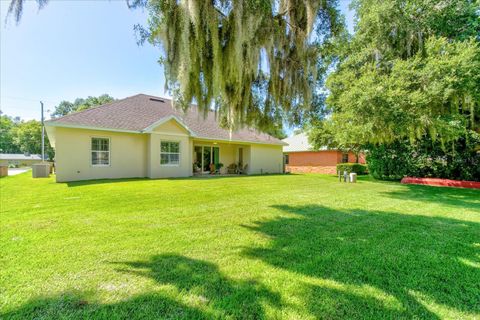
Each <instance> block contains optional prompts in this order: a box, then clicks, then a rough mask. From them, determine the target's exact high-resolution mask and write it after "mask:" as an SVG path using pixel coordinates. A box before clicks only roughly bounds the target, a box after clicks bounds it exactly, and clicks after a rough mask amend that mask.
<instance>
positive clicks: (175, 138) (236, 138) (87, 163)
mask: <svg viewBox="0 0 480 320" xmlns="http://www.w3.org/2000/svg"><path fill="white" fill-rule="evenodd" d="M45 127H46V131H47V134H48V138H49V140H50V143H51V145H52V147H53V148H55V167H56V178H57V182H63V181H75V180H88V179H104V178H107V179H115V178H134V177H148V178H168V177H188V176H192V175H194V174H209V173H210V171H211V168H212V166H211V165H212V164H215V165H216V167H217V168H218V163H222V164H223V167H222V168H221V169H220V172H219V173H220V174H222V173H226V172H227V167H228V166H229V165H231V164H236V165H237V166H238V167H239V168H243V169H244V170H245V173H247V174H262V173H280V172H282V171H283V159H282V147H283V145H285V143H284V142H282V141H281V140H278V139H276V138H274V137H272V136H270V135H267V134H264V133H261V132H258V131H255V130H252V129H248V128H245V129H241V130H238V131H236V132H232V133H231V132H229V130H225V129H223V128H221V127H220V125H219V123H218V121H217V119H216V117H215V115H214V114H213V113H210V114H208V115H206V117H205V116H204V114H203V113H200V112H198V110H197V109H196V107H195V106H192V107H191V108H190V110H189V111H188V112H187V113H183V112H181V111H178V110H176V109H174V108H173V107H172V103H171V101H170V100H168V99H164V98H159V97H154V96H149V95H144V94H139V95H136V96H132V97H128V98H125V99H122V100H117V101H114V102H111V103H108V104H105V105H102V106H98V107H95V108H92V109H88V110H84V111H80V112H77V113H73V114H70V115H67V116H64V117H61V118H57V119H53V120H49V121H46V122H45Z"/></svg>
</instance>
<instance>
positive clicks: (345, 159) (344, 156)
mask: <svg viewBox="0 0 480 320" xmlns="http://www.w3.org/2000/svg"><path fill="white" fill-rule="evenodd" d="M342 162H343V163H347V162H348V153H344V154H342Z"/></svg>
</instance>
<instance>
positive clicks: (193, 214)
mask: <svg viewBox="0 0 480 320" xmlns="http://www.w3.org/2000/svg"><path fill="white" fill-rule="evenodd" d="M0 184H1V203H0V204H1V225H0V227H1V230H0V257H1V260H0V318H18V319H25V318H37V319H48V318H82V319H90V318H103V319H144V318H148V317H150V318H170V319H176V318H188V319H192V318H197V319H203V318H229V319H235V318H241V319H246V318H248V319H258V318H270V319H279V318H283V319H314V318H325V319H345V318H356V319H362V318H363V319H365V318H372V319H373V318H390V319H393V318H395V319H396V318H427V319H428V318H429V319H437V318H455V319H460V318H462V319H463V318H465V319H466V318H480V190H467V189H463V190H462V189H451V188H436V187H426V186H405V185H400V184H398V183H383V182H375V181H373V180H370V179H368V178H363V177H362V178H360V181H359V183H357V184H343V183H338V182H337V181H336V178H334V177H330V176H321V175H277V176H252V177H231V178H212V179H171V180H118V181H115V180H113V181H89V182H78V183H58V184H57V183H55V182H54V179H53V178H52V179H35V180H33V179H32V178H31V177H30V174H29V173H27V174H21V175H18V176H14V177H7V178H2V179H1V180H0Z"/></svg>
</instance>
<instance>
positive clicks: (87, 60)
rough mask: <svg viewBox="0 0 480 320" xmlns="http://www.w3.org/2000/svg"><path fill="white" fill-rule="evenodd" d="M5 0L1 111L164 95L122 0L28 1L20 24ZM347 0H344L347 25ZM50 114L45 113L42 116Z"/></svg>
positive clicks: (26, 115)
mask: <svg viewBox="0 0 480 320" xmlns="http://www.w3.org/2000/svg"><path fill="white" fill-rule="evenodd" d="M9 2H10V1H9V0H8V1H6V0H0V16H1V25H0V28H1V30H0V109H1V111H2V112H3V113H4V114H7V115H10V116H20V117H21V118H22V119H40V104H39V101H40V100H42V101H43V102H44V103H45V109H46V110H47V109H49V110H53V109H54V106H55V105H57V104H58V103H59V102H60V101H61V100H69V101H72V100H74V99H75V98H77V97H87V96H89V95H91V96H98V95H100V94H103V93H108V94H110V95H111V96H113V97H115V98H124V97H127V96H131V95H135V94H137V93H146V94H152V95H158V96H168V94H167V93H166V92H165V91H164V77H163V69H162V68H161V66H160V65H159V64H158V62H157V61H158V59H159V57H160V55H161V52H160V50H159V49H158V48H153V47H152V46H150V45H149V44H145V45H144V46H140V47H139V46H137V44H136V38H135V34H134V32H133V26H134V25H135V24H137V23H140V24H144V23H145V21H146V13H145V12H143V11H142V10H129V9H128V8H127V5H126V3H125V1H124V0H111V1H98V0H93V1H88V0H83V1H55V0H50V1H49V3H48V5H47V6H46V7H45V8H44V9H42V10H40V11H38V8H37V6H36V4H35V3H34V2H33V1H27V4H26V6H25V9H24V13H23V17H22V20H21V21H20V24H18V25H16V24H15V21H13V19H9V21H8V23H7V24H5V16H6V13H7V8H8V4H9ZM349 2H350V1H349V0H341V1H340V4H341V8H342V11H343V12H344V14H346V18H347V19H346V20H347V24H348V26H349V28H350V30H351V28H352V19H353V13H352V12H351V11H349V10H348V9H347V8H348V4H349ZM47 118H48V117H47Z"/></svg>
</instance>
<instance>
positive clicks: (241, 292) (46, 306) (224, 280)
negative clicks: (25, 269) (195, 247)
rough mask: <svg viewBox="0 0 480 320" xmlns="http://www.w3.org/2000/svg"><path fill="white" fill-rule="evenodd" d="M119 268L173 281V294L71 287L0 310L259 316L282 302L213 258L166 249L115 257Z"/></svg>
mask: <svg viewBox="0 0 480 320" xmlns="http://www.w3.org/2000/svg"><path fill="white" fill-rule="evenodd" d="M114 264H116V265H118V266H119V268H118V269H117V271H119V272H124V273H128V274H131V275H133V276H142V277H147V278H150V279H153V280H154V281H155V282H156V283H158V284H160V285H170V286H173V287H174V288H175V290H176V292H177V293H176V294H175V297H178V298H176V299H173V298H172V294H171V291H170V294H169V293H168V292H166V291H163V290H158V291H154V292H149V293H148V294H142V295H138V296H135V297H133V298H131V299H128V300H125V301H121V302H118V303H112V304H102V303H98V302H95V300H94V299H93V298H92V297H91V296H88V295H87V294H85V293H78V292H67V293H64V294H61V295H58V296H53V297H39V298H36V299H33V300H31V301H29V302H27V303H25V304H24V305H22V306H21V307H20V308H18V309H15V310H13V311H10V312H7V313H4V314H0V318H2V319H3V318H7V319H38V318H41V319H57V318H69V319H212V318H227V319H261V318H265V313H264V304H269V305H274V306H279V305H280V297H279V295H278V294H276V293H273V292H271V291H269V290H267V289H266V288H265V287H264V286H263V285H261V284H260V283H258V282H256V281H254V280H252V281H242V280H232V279H229V278H228V277H226V276H225V275H223V274H221V273H220V271H219V270H218V267H217V266H216V265H214V264H212V263H210V262H206V261H202V260H196V259H191V258H188V257H184V256H180V255H175V254H164V255H157V256H153V257H151V259H149V260H147V261H132V262H115V263H114Z"/></svg>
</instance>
